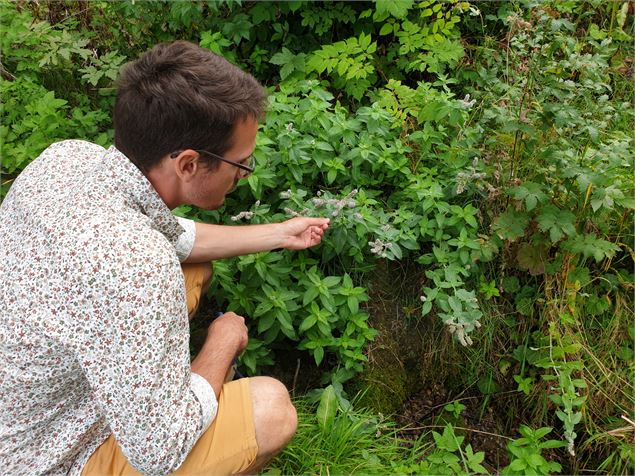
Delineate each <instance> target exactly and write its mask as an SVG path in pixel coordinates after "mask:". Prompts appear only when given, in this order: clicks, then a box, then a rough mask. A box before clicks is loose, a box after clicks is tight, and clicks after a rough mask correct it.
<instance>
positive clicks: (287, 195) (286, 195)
mask: <svg viewBox="0 0 635 476" xmlns="http://www.w3.org/2000/svg"><path fill="white" fill-rule="evenodd" d="M280 198H282V199H283V200H286V199H287V198H291V189H289V190H287V191H286V192H280Z"/></svg>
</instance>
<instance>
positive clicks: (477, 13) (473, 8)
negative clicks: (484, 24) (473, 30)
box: [470, 5, 481, 17]
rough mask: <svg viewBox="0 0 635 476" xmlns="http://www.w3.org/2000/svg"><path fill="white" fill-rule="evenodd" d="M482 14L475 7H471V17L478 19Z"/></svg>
mask: <svg viewBox="0 0 635 476" xmlns="http://www.w3.org/2000/svg"><path fill="white" fill-rule="evenodd" d="M480 14H481V11H480V10H479V9H478V8H476V7H475V6H473V5H470V16H471V17H477V16H479V15H480Z"/></svg>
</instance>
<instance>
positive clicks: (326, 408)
mask: <svg viewBox="0 0 635 476" xmlns="http://www.w3.org/2000/svg"><path fill="white" fill-rule="evenodd" d="M336 413H337V395H336V394H335V389H334V388H333V385H329V386H328V387H326V388H325V389H324V391H323V392H322V396H321V397H320V404H319V405H318V408H317V412H316V416H317V420H318V424H319V425H320V428H321V429H322V431H324V432H326V431H329V430H330V429H331V427H332V426H333V421H334V420H335V414H336Z"/></svg>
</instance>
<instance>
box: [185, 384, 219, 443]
mask: <svg viewBox="0 0 635 476" xmlns="http://www.w3.org/2000/svg"><path fill="white" fill-rule="evenodd" d="M190 388H191V389H192V392H194V395H196V398H198V401H199V403H200V404H201V433H200V434H199V435H198V437H199V438H200V437H201V436H203V433H205V432H206V431H207V429H208V428H209V426H210V425H211V424H212V421H213V420H214V418H216V412H217V410H218V401H217V400H216V394H215V393H214V389H213V388H212V386H211V385H210V384H209V382H208V381H207V380H205V379H204V378H203V377H201V376H200V375H199V374H195V373H194V372H192V377H191V386H190Z"/></svg>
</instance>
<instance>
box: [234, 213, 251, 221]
mask: <svg viewBox="0 0 635 476" xmlns="http://www.w3.org/2000/svg"><path fill="white" fill-rule="evenodd" d="M253 216H254V212H240V213H239V214H238V215H234V216H233V217H231V221H239V220H242V219H243V218H244V219H245V220H251V217H253Z"/></svg>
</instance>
